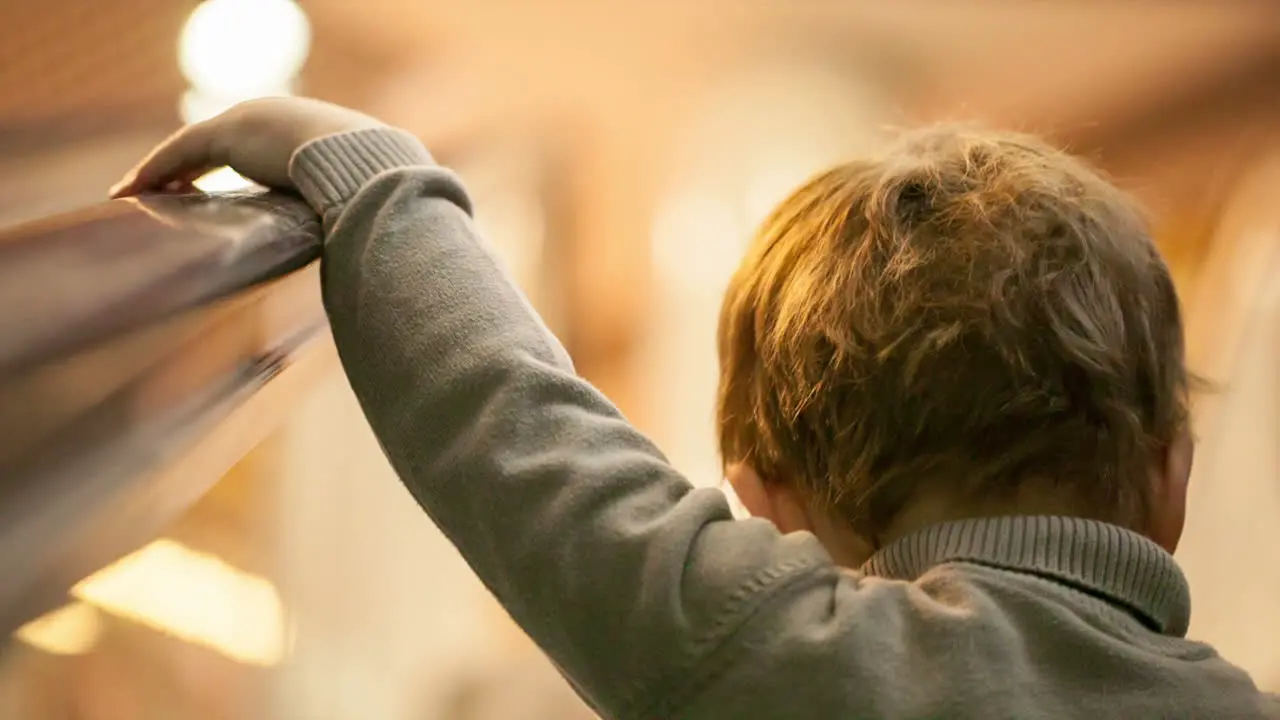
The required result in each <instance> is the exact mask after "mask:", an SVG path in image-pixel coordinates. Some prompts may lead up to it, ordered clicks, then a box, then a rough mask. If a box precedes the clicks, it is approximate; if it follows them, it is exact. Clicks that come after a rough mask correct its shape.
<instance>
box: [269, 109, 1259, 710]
mask: <svg viewBox="0 0 1280 720" xmlns="http://www.w3.org/2000/svg"><path fill="white" fill-rule="evenodd" d="M291 174H292V176H293V179H294V181H295V182H296V183H297V185H298V187H299V189H300V190H301V192H302V193H303V195H304V196H305V197H306V198H307V200H308V201H309V202H310V203H311V204H312V205H313V207H315V208H316V209H317V210H318V211H319V212H321V213H322V214H323V216H324V219H325V226H326V229H327V240H326V246H325V251H324V260H323V268H322V270H323V273H322V274H323V284H324V301H325V305H326V307H327V309H328V313H329V317H330V319H331V322H332V326H333V334H334V338H335V340H336V342H337V346H338V350H339V352H340V354H341V357H342V362H343V366H344V368H345V369H346V372H347V375H348V376H349V378H350V381H351V385H352V387H353V388H354V389H355V392H356V395H357V396H358V397H359V399H360V403H361V405H362V407H363V408H364V412H365V414H366V415H367V416H368V419H369V423H370V424H371V425H372V427H373V430H374V432H375V433H376V435H377V437H378V439H379V440H380V442H381V443H382V446H383V448H384V449H385V451H386V454H387V456H388V457H389V458H390V460H391V463H392V465H393V466H394V467H395V470H396V472H397V473H398V474H399V476H400V478H401V479H402V480H403V481H404V483H405V485H406V486H407V487H408V488H409V490H410V491H411V492H412V494H413V496H414V497H415V498H416V499H417V501H418V502H419V503H420V504H421V506H422V508H423V509H424V510H425V511H426V513H427V514H428V515H429V516H430V517H431V519H432V520H433V521H435V523H436V524H437V525H439V526H440V528H441V529H442V530H443V531H444V533H445V534H446V535H447V536H448V537H449V539H450V540H451V541H452V542H453V543H454V544H455V545H456V546H457V547H458V549H459V551H461V553H462V555H463V556H464V557H465V558H466V560H467V562H468V563H470V565H471V567H472V568H473V569H474V570H475V572H476V574H478V575H479V576H480V578H481V579H482V580H483V581H484V583H485V585H486V586H488V588H489V589H490V590H491V591H492V592H493V594H494V595H496V596H497V598H498V600H500V601H501V602H502V604H503V605H504V606H505V607H506V609H507V610H508V612H510V614H511V616H512V617H513V618H514V619H515V620H516V621H517V622H518V623H519V624H520V625H521V626H522V627H523V628H524V630H525V631H526V632H528V633H529V635H530V636H532V638H533V639H534V640H535V641H536V642H537V643H538V644H539V645H540V646H541V647H542V648H543V649H544V650H545V651H546V653H547V654H548V655H549V656H550V657H551V658H552V660H553V661H554V662H555V663H556V665H557V666H558V667H559V668H560V669H561V671H562V672H563V673H564V675H565V676H566V677H567V678H568V679H569V681H570V682H571V683H572V684H573V685H574V687H575V688H576V689H577V691H578V692H579V694H581V695H582V697H583V698H585V699H586V700H587V702H588V703H590V704H591V705H592V707H594V708H595V709H596V710H597V711H598V712H599V713H600V714H601V715H603V716H605V717H607V718H617V719H619V720H656V719H658V718H678V719H679V720H697V719H698V718H729V719H735V720H749V719H751V718H797V719H805V718H815V719H817V718H824V719H825V718H849V719H854V718H920V719H925V718H935V719H946V720H959V719H961V718H975V719H980V720H996V719H1001V718H1017V719H1020V720H1034V719H1036V718H1086V719H1088V720H1100V719H1102V718H1123V719H1125V720H1131V719H1137V718H1178V719H1182V718H1212V719H1214V720H1225V719H1228V718H1242V719H1243V718H1280V707H1278V705H1277V701H1276V699H1275V698H1272V697H1270V696H1265V695H1262V694H1260V693H1259V692H1258V691H1257V690H1256V689H1255V687H1254V684H1253V683H1252V681H1251V680H1250V679H1249V677H1248V676H1247V675H1246V674H1245V673H1244V672H1242V671H1241V670H1239V669H1237V668H1235V667H1233V666H1231V665H1230V664H1228V663H1227V662H1225V661H1223V660H1222V659H1220V658H1219V657H1218V656H1217V655H1216V654H1215V653H1214V651H1213V650H1212V649H1210V648H1209V647H1207V646H1205V645H1202V644H1199V643H1196V642H1191V641H1188V640H1186V639H1184V637H1183V636H1184V633H1185V632H1186V629H1187V623H1188V618H1189V614H1190V600H1189V597H1188V591H1187V585H1186V581H1185V580H1184V578H1183V576H1182V574H1181V572H1180V571H1179V569H1178V567H1177V566H1176V565H1175V563H1174V560H1173V558H1171V557H1170V556H1169V555H1168V554H1166V553H1165V552H1164V551H1162V550H1161V549H1160V548H1159V547H1157V546H1156V545H1154V544H1153V543H1151V542H1149V541H1148V540H1146V539H1144V538H1143V537H1140V536H1138V535H1136V534H1133V533H1130V532H1127V531H1125V530H1122V529H1120V528H1117V527H1113V526H1109V525H1104V524H1099V523H1095V522H1089V521H1084V520H1079V519H1071V518H1059V517H1016V518H993V519H988V520H973V521H967V522H959V523H954V524H948V525H941V526H937V527H933V528H931V529H928V530H925V531H923V532H920V533H918V534H915V535H912V536H909V537H907V538H905V539H903V540H901V541H899V542H897V543H896V544H894V545H891V546H890V547H888V548H886V549H884V550H883V551H882V552H881V553H879V554H878V555H876V556H875V557H874V558H873V559H872V560H871V561H870V562H869V563H867V565H866V566H865V567H863V568H861V569H860V570H857V571H854V570H850V569H845V568H840V567H837V566H836V565H834V564H833V563H832V560H831V557H830V556H829V555H828V554H827V552H826V551H825V550H824V549H823V547H822V546H821V545H820V544H819V543H818V542H817V541H816V540H815V539H814V538H813V537H812V536H811V535H809V534H807V533H794V534H790V535H781V534H779V533H778V532H777V531H776V530H775V529H774V527H773V526H772V525H771V524H769V523H768V522H765V521H762V520H734V519H733V517H732V516H731V514H730V511H729V507H728V505H727V504H726V501H725V498H724V497H723V495H722V494H721V493H720V492H719V491H718V490H713V489H694V488H693V487H692V486H691V485H690V484H689V482H688V481H687V480H686V479H685V478H684V477H682V476H681V475H680V473H678V472H677V471H676V470H675V469H674V468H672V467H671V465H670V464H669V463H668V462H667V460H666V459H665V458H664V457H663V455H662V453H661V452H659V451H658V449H657V448H656V447H654V446H653V444H652V443H650V442H649V440H647V439H646V438H645V437H644V436H643V435H641V434H640V433H639V432H637V431H636V430H635V429H633V428H632V427H631V426H630V425H628V424H627V422H626V420H625V419H624V418H623V417H622V416H621V415H620V414H619V413H618V410H617V409H616V408H615V407H614V406H613V405H612V404H611V403H610V402H609V401H608V400H607V399H606V398H605V397H604V396H602V395H601V394H600V393H599V392H597V391H596V390H595V389H594V388H592V387H591V385H589V384H588V383H586V382H584V381H583V380H581V379H579V378H578V377H577V376H576V375H575V373H574V369H573V366H572V364H571V363H570V361H569V358H568V356H567V355H566V354H565V351H564V349H563V348H562V347H561V346H560V344H559V343H558V342H557V341H556V339H555V338H554V337H553V336H552V335H551V333H549V332H548V331H547V328H546V327H545V326H544V324H543V323H542V321H541V320H540V319H539V317H538V315H537V313H535V312H534V310H533V309H532V308H531V307H530V306H529V303H528V302H527V301H526V299H525V298H524V296H523V295H522V294H521V293H520V291H519V290H517V289H516V287H515V285H514V284H513V283H512V281H511V279H510V277H509V276H508V274H507V273H506V271H505V270H504V269H503V267H502V265H501V263H500V262H499V261H498V260H496V259H495V257H494V254H493V252H492V251H491V250H490V249H489V248H488V247H487V246H486V244H485V242H484V240H483V239H481V238H480V237H478V236H477V235H476V231H475V229H474V226H473V224H472V222H471V218H470V216H469V212H470V206H469V200H468V198H467V194H466V192H465V191H464V190H463V187H462V185H461V184H460V183H459V181H458V179H457V178H456V177H455V176H454V175H453V174H452V173H450V172H449V171H447V170H444V169H442V168H440V167H438V166H435V165H434V163H433V161H432V159H431V157H430V155H428V154H427V152H426V151H425V150H424V149H423V148H422V146H421V145H420V144H419V143H418V142H417V141H416V140H415V139H414V138H413V137H412V136H410V135H408V134H407V133H403V132H400V131H395V130H363V131H358V132H353V133H347V134H342V135H336V136H331V137H328V138H324V139H321V140H318V141H315V142H313V143H311V144H309V145H307V146H306V147H304V148H302V149H301V150H300V151H299V152H298V153H297V154H296V155H295V156H294V159H293V163H292V168H291ZM607 241H608V240H607V238H602V239H601V242H607ZM1242 580H1246V579H1242ZM1259 641H1260V642H1274V641H1276V639H1275V638H1260V639H1259Z"/></svg>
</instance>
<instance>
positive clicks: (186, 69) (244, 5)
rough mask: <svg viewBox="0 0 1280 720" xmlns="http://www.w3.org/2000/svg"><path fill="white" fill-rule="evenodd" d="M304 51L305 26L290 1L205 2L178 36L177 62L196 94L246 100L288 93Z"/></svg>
mask: <svg viewBox="0 0 1280 720" xmlns="http://www.w3.org/2000/svg"><path fill="white" fill-rule="evenodd" d="M310 48H311V24H310V23H309V22H308V21H307V16H306V13H304V12H303V11H302V8H300V7H298V5H297V3H295V2H293V0H206V2H203V3H201V4H200V5H199V6H197V7H196V9H195V10H194V11H193V12H192V13H191V17H190V18H189V19H188V20H187V24H186V27H184V28H183V30H182V37H181V39H180V41H179V45H178V59H179V66H180V67H181V69H182V74H183V75H185V76H186V78H187V80H188V81H189V82H190V83H191V85H192V86H193V87H194V88H196V89H197V90H198V91H200V92H201V93H202V94H207V95H210V96H215V97H222V98H228V99H248V98H251V97H260V96H262V95H266V94H272V93H274V92H276V91H277V89H278V88H281V87H288V86H289V84H290V82H291V80H292V79H293V77H294V76H295V75H297V74H298V71H299V70H301V69H302V65H303V63H305V62H306V59H307V53H308V52H309V51H310Z"/></svg>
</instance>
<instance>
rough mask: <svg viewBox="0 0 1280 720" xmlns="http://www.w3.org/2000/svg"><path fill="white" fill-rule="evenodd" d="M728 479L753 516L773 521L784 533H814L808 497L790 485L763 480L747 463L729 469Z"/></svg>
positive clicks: (733, 465)
mask: <svg viewBox="0 0 1280 720" xmlns="http://www.w3.org/2000/svg"><path fill="white" fill-rule="evenodd" d="M725 479H727V480H728V481H729V485H730V486H732V487H733V492H734V494H735V495H737V496H738V500H740V501H741V502H742V506H743V507H745V508H746V509H747V512H749V513H751V515H752V517H758V518H763V519H765V520H768V521H770V522H772V523H773V524H774V525H775V526H776V527H777V528H778V531H779V532H782V533H792V532H798V531H801V530H809V531H812V530H813V523H812V521H811V520H810V517H809V512H808V505H807V504H806V503H805V501H804V498H803V497H802V496H801V495H800V493H798V492H796V490H795V489H793V488H792V487H791V486H789V485H787V484H786V483H781V482H777V481H775V480H769V479H765V478H762V477H760V475H759V474H758V473H757V472H756V471H755V468H753V467H751V466H750V465H747V464H746V463H734V464H732V465H730V466H728V467H727V468H725Z"/></svg>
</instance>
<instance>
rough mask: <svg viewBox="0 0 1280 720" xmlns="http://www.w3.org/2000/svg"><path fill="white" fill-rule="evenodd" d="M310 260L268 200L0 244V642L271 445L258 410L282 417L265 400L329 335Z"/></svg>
mask: <svg viewBox="0 0 1280 720" xmlns="http://www.w3.org/2000/svg"><path fill="white" fill-rule="evenodd" d="M320 246H321V230H320V222H319V219H318V218H317V217H316V216H315V214H314V213H313V212H312V211H311V210H310V209H309V208H308V207H306V205H305V204H304V203H302V202H301V201H300V200H297V199H295V198H293V197H290V196H285V195H280V194H274V193H261V194H258V193H250V194H235V195H204V194H193V195H181V196H177V195H163V196H153V197H146V198H139V199H131V200H119V201H113V202H109V203H104V204H102V205H99V206H96V207H92V208H88V209H86V210H83V211H80V212H76V213H71V214H69V215H65V216H60V217H56V218H51V219H48V220H43V221H38V222H35V223H29V224H26V225H22V226H18V227H16V228H11V229H9V230H0V577H3V578H5V580H4V582H3V583H0V631H4V632H11V631H12V630H14V629H16V628H17V627H18V626H19V625H21V624H22V623H24V622H26V621H27V620H30V619H32V618H33V617H35V616H36V615H38V614H40V613H43V612H45V611H48V610H50V609H53V608H54V607H56V606H57V605H59V604H61V603H63V602H65V601H66V599H67V595H66V594H67V591H68V590H69V589H70V588H71V587H72V586H73V585H74V584H75V583H76V582H77V581H78V580H80V579H81V578H83V577H84V576H86V575H88V574H90V573H92V572H93V571H95V570H97V569H98V568H100V567H103V566H104V565H106V564H108V563H110V562H111V561H113V560H115V559H117V558H118V557H121V556H123V555H124V554H127V553H128V552H130V551H132V550H133V549H136V548H137V547H139V546H140V545H141V544H143V543H145V542H147V541H148V540H150V539H151V538H152V537H154V536H155V535H156V534H157V533H159V532H161V531H163V530H164V528H165V527H166V526H167V525H168V524H170V523H172V522H173V521H174V520H176V519H177V518H178V517H180V516H181V515H182V514H184V513H185V512H186V511H187V510H188V509H189V508H190V506H191V505H193V504H194V503H195V501H196V500H197V499H198V498H199V497H200V496H201V495H203V494H204V492H206V491H207V490H208V489H209V487H211V486H212V485H213V484H214V483H216V482H217V480H218V478H219V477H220V476H221V474H222V473H223V472H225V471H226V469H227V468H228V463H233V462H234V461H235V460H237V459H238V458H237V457H235V455H236V454H240V453H244V452H247V451H248V450H249V449H251V448H250V447H249V445H250V444H251V443H253V442H255V440H254V438H259V439H260V435H261V434H262V433H264V432H266V431H267V430H269V429H270V428H268V427H266V426H265V423H266V421H265V418H269V417H275V415H273V412H275V410H274V409H273V408H271V407H268V406H265V405H264V404H263V403H264V400H263V399H264V398H270V397H273V396H274V400H272V401H271V402H273V403H275V404H276V405H277V406H279V405H282V404H283V405H287V404H290V403H291V402H292V401H291V400H290V399H287V398H285V399H282V398H280V397H278V396H279V391H278V390H275V391H274V395H273V391H272V389H273V388H277V387H279V386H281V384H282V383H280V382H278V380H279V379H280V378H281V377H282V376H288V375H290V374H291V373H293V368H295V367H298V366H302V365H305V363H303V362H302V361H301V358H302V357H303V356H304V353H303V352H302V351H303V350H304V349H305V348H311V347H315V346H316V345H317V344H318V343H316V342H315V340H317V339H319V338H322V337H323V334H324V330H325V319H324V313H323V309H322V308H321V305H320V300H319V283H318V268H317V265H318V263H315V262H314V261H315V260H316V259H317V258H318V256H319V252H320ZM294 374H296V373H294ZM295 385H296V381H295ZM295 389H296V388H295ZM277 414H278V413H277ZM260 425H261V426H263V427H258V426H260ZM251 426H252V427H253V428H254V432H256V433H258V435H254V434H253V433H249V432H247V431H246V428H249V427H251ZM219 438H221V439H219ZM227 438H230V440H228V439H227ZM210 444H213V445H216V448H215V449H214V450H213V451H211V450H209V448H208V447H206V446H209V445H210ZM201 453H203V455H201ZM194 456H200V457H202V458H204V460H203V461H202V464H201V465H200V466H199V467H191V468H184V469H183V470H182V471H181V472H175V471H174V468H173V466H174V464H175V463H182V462H189V460H184V458H190V457H194ZM209 458H214V459H213V460H210V459H209Z"/></svg>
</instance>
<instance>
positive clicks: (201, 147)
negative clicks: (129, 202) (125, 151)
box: [110, 122, 222, 198]
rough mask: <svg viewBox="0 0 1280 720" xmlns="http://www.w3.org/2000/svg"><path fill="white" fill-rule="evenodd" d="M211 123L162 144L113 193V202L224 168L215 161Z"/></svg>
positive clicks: (190, 128)
mask: <svg viewBox="0 0 1280 720" xmlns="http://www.w3.org/2000/svg"><path fill="white" fill-rule="evenodd" d="M214 131H215V129H214V128H213V127H212V126H211V124H210V123H207V122H205V123H197V124H195V125H189V126H187V127H185V128H183V129H181V130H179V131H178V132H176V133H174V134H173V135H172V136H170V137H169V139H168V140H165V141H164V142H162V143H160V145H159V146H157V147H156V149H155V150H152V151H151V154H149V155H147V157H145V158H144V159H143V160H142V162H140V163H138V165H137V166H136V167H135V168H134V169H133V170H131V171H130V172H129V173H128V174H127V175H125V177H124V179H122V180H121V181H120V182H118V183H116V184H115V185H114V186H113V187H112V188H111V191H110V195H111V197H113V198H119V197H124V196H126V195H136V194H138V193H140V192H145V191H147V190H155V189H157V188H161V187H163V186H165V185H166V184H168V183H169V182H171V181H174V180H183V179H186V178H190V177H199V176H200V175H203V174H204V173H205V172H207V171H209V170H212V169H214V168H215V167H217V166H218V165H221V164H222V161H220V159H219V158H216V157H214V155H215V154H216V153H215V152H214V149H215V143H214Z"/></svg>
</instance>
